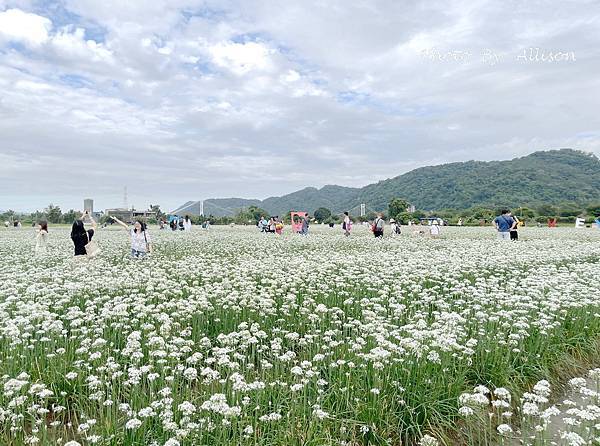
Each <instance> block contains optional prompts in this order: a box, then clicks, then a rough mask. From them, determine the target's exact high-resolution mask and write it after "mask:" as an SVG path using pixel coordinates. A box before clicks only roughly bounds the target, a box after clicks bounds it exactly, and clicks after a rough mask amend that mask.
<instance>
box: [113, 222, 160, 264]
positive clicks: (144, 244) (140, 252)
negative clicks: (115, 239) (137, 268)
mask: <svg viewBox="0 0 600 446" xmlns="http://www.w3.org/2000/svg"><path fill="white" fill-rule="evenodd" d="M112 219H113V220H114V221H116V222H117V223H118V224H119V225H121V226H123V228H124V229H125V230H127V231H128V232H129V236H130V237H131V257H133V258H134V259H142V258H144V257H146V255H148V254H151V253H152V244H151V243H150V234H148V229H147V227H146V224H145V223H144V222H143V221H140V220H136V222H135V223H134V224H133V228H130V227H129V226H128V225H127V223H123V222H122V221H121V220H119V219H118V218H117V217H112Z"/></svg>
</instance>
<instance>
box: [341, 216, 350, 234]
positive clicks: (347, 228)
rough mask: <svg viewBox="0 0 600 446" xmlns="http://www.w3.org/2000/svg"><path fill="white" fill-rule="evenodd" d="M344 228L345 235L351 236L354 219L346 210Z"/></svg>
mask: <svg viewBox="0 0 600 446" xmlns="http://www.w3.org/2000/svg"><path fill="white" fill-rule="evenodd" d="M342 229H343V230H344V235H345V236H346V237H349V236H350V231H351V230H352V220H351V219H350V214H348V211H346V212H344V221H343V222H342Z"/></svg>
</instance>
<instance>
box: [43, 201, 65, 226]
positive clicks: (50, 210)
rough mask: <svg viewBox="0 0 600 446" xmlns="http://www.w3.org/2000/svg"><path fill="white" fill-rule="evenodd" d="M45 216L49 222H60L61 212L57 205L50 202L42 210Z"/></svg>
mask: <svg viewBox="0 0 600 446" xmlns="http://www.w3.org/2000/svg"><path fill="white" fill-rule="evenodd" d="M44 213H45V214H46V218H47V219H48V221H49V222H50V223H60V220H61V217H62V212H61V210H60V207H59V206H54V205H53V204H52V203H50V204H49V205H48V207H47V208H46V209H45V210H44Z"/></svg>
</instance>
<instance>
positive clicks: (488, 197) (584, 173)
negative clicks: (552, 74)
mask: <svg viewBox="0 0 600 446" xmlns="http://www.w3.org/2000/svg"><path fill="white" fill-rule="evenodd" d="M394 197H399V198H404V199H406V200H407V201H409V202H410V203H411V204H413V205H414V206H416V208H417V209H423V210H441V209H467V208H472V207H478V206H481V207H487V208H497V207H501V206H507V207H519V206H529V207H535V206H538V205H541V204H551V205H557V204H560V203H565V202H570V203H578V204H587V203H590V202H599V201H600V160H598V158H597V157H596V156H594V155H593V154H590V153H586V152H582V151H577V150H572V149H560V150H549V151H540V152H535V153H532V154H530V155H527V156H524V157H521V158H515V159H512V160H509V161H489V162H484V161H467V162H460V163H450V164H442V165H439V166H428V167H421V168H418V169H415V170H412V171H410V172H407V173H405V174H403V175H399V176H397V177H394V178H390V179H387V180H383V181H379V182H378V183H375V184H369V185H367V186H364V187H362V188H352V187H342V186H334V185H328V186H324V187H322V188H321V189H316V188H314V187H307V188H305V189H302V190H299V191H296V192H293V193H291V194H287V195H283V196H281V197H270V198H267V199H265V200H262V201H261V200H247V199H243V198H227V199H210V200H205V201H204V213H205V215H210V214H212V215H214V216H223V215H234V214H235V213H236V212H237V211H238V210H239V209H241V208H245V207H248V206H251V205H254V206H259V207H261V208H263V209H265V210H267V211H268V212H270V213H271V214H273V215H283V214H285V213H287V212H289V211H290V210H292V209H293V210H307V211H309V212H313V211H314V210H315V209H317V208H319V207H326V208H328V209H330V210H331V211H333V212H343V211H345V210H348V211H350V212H352V213H353V214H354V215H356V214H357V213H358V211H359V209H360V204H361V203H365V204H366V207H367V210H372V211H378V210H385V209H387V205H388V203H389V202H390V200H391V199H392V198H394Z"/></svg>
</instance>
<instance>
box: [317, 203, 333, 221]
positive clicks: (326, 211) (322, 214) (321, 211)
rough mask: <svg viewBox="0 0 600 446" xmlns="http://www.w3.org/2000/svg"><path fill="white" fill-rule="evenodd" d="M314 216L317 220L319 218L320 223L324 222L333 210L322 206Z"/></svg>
mask: <svg viewBox="0 0 600 446" xmlns="http://www.w3.org/2000/svg"><path fill="white" fill-rule="evenodd" d="M313 216H314V217H315V220H317V221H318V222H319V223H322V222H325V220H328V219H329V218H330V217H331V211H330V210H329V209H327V208H324V207H320V208H319V209H317V210H316V211H315V212H314V214H313Z"/></svg>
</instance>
